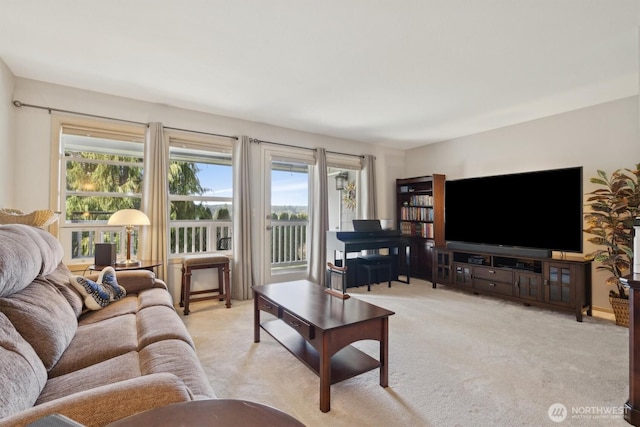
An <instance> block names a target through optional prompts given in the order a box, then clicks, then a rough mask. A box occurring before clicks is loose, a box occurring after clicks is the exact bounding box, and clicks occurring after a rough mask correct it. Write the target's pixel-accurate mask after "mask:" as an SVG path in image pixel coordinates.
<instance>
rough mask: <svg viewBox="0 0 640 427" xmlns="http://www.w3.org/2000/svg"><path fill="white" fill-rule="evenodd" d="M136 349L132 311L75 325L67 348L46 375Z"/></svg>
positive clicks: (53, 374) (62, 372)
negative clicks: (73, 335)
mask: <svg viewBox="0 0 640 427" xmlns="http://www.w3.org/2000/svg"><path fill="white" fill-rule="evenodd" d="M137 349H138V332H137V325H136V316H135V315H134V314H126V315H123V316H116V317H113V318H111V319H105V320H103V321H101V322H98V323H91V324H87V325H81V326H78V330H77V332H76V335H75V337H73V341H71V343H70V344H69V348H68V349H67V351H65V353H64V354H63V355H62V357H61V358H60V360H59V361H58V363H57V364H56V366H54V367H53V369H51V371H49V378H54V377H57V376H60V375H64V374H68V373H69V372H73V371H77V370H78V369H82V368H86V367H87V366H91V365H94V364H96V363H100V362H103V361H105V360H107V359H111V358H112V357H117V356H120V355H122V354H125V353H128V352H130V351H136V350H137Z"/></svg>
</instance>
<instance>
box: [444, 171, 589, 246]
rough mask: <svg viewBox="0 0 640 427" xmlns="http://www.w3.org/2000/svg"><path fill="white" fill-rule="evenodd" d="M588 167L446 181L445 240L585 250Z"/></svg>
mask: <svg viewBox="0 0 640 427" xmlns="http://www.w3.org/2000/svg"><path fill="white" fill-rule="evenodd" d="M582 205H583V194H582V167H573V168H565V169H554V170H544V171H537V172H524V173H516V174H508V175H496V176H488V177H480V178H467V179H459V180H452V181H449V180H447V181H446V182H445V204H444V206H445V240H447V241H448V242H451V241H454V242H464V243H478V244H483V245H498V246H511V247H523V248H535V249H546V250H554V251H563V252H582V241H583V235H582V228H583V220H582Z"/></svg>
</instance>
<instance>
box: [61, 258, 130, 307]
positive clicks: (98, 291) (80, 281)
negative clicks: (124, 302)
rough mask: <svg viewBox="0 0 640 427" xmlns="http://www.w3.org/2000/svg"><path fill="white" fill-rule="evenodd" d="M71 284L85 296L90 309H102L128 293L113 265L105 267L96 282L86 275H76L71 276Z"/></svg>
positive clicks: (85, 302) (85, 301)
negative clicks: (117, 276) (119, 280)
mask: <svg viewBox="0 0 640 427" xmlns="http://www.w3.org/2000/svg"><path fill="white" fill-rule="evenodd" d="M71 284H72V285H73V287H74V288H75V289H76V290H77V291H78V292H80V294H81V295H82V296H83V297H84V304H85V305H86V306H87V308H88V309H90V310H100V309H101V308H103V307H106V306H107V305H109V303H110V302H113V301H117V300H119V299H121V298H123V297H124V296H125V295H126V294H127V291H126V290H125V289H124V288H123V287H122V286H120V285H119V284H118V280H117V278H116V271H115V270H114V269H113V267H105V268H104V269H103V270H102V271H101V272H100V275H99V276H98V280H97V281H95V282H94V281H93V280H91V279H88V278H86V277H82V276H74V277H72V278H71Z"/></svg>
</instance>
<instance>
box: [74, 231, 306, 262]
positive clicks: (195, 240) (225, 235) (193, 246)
mask: <svg viewBox="0 0 640 427" xmlns="http://www.w3.org/2000/svg"><path fill="white" fill-rule="evenodd" d="M271 227H272V228H271V258H270V259H271V267H272V268H286V267H296V266H303V265H306V263H307V249H306V248H307V228H308V222H307V221H306V220H282V221H280V220H271ZM232 229H233V228H232V224H231V221H227V220H224V221H219V220H212V221H171V225H170V227H169V246H170V250H169V256H180V255H186V254H196V253H206V252H215V251H218V250H232V249H233V247H232ZM70 234H71V239H72V241H73V242H74V243H73V244H72V247H73V248H74V251H73V258H93V257H94V255H95V254H94V249H93V248H94V245H95V243H97V242H115V243H116V244H117V245H118V253H123V252H124V249H123V248H121V247H120V242H125V241H126V238H125V236H124V229H123V228H122V227H117V228H115V227H113V226H105V227H99V228H91V229H89V230H87V229H85V230H74V231H73V232H71V233H70ZM100 234H101V238H98V236H99V235H100ZM137 239H138V231H137V230H135V231H134V233H133V239H132V240H133V241H132V246H133V248H136V247H138V245H137Z"/></svg>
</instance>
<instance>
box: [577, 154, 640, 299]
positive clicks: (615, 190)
mask: <svg viewBox="0 0 640 427" xmlns="http://www.w3.org/2000/svg"><path fill="white" fill-rule="evenodd" d="M597 173H598V176H596V177H593V178H591V179H590V180H589V181H590V182H591V183H592V184H596V185H598V188H597V189H595V190H593V191H591V192H589V193H587V195H588V196H589V197H588V199H587V202H588V206H590V207H591V211H590V212H587V213H585V215H584V218H585V222H586V228H585V229H584V232H585V233H588V234H591V235H593V237H591V238H589V239H587V241H588V242H590V243H593V244H595V245H596V246H598V249H596V250H595V251H593V252H591V253H588V254H587V255H586V258H587V259H592V260H594V261H596V262H599V263H600V265H598V266H597V267H596V270H604V271H607V272H609V273H610V274H611V275H610V276H609V277H608V278H607V279H606V284H607V285H610V286H615V287H616V290H615V291H614V290H610V291H609V295H610V296H613V297H617V298H628V297H629V296H628V294H627V293H626V291H625V289H624V287H623V286H622V283H621V282H620V277H622V276H624V275H626V274H628V273H629V271H630V269H631V265H632V263H633V221H634V218H636V217H637V216H638V214H639V213H640V210H639V209H638V205H640V185H639V181H640V163H638V164H636V168H635V170H631V169H618V170H616V171H615V172H613V173H612V174H611V175H610V176H607V174H606V173H605V172H604V171H601V170H598V172H597Z"/></svg>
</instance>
